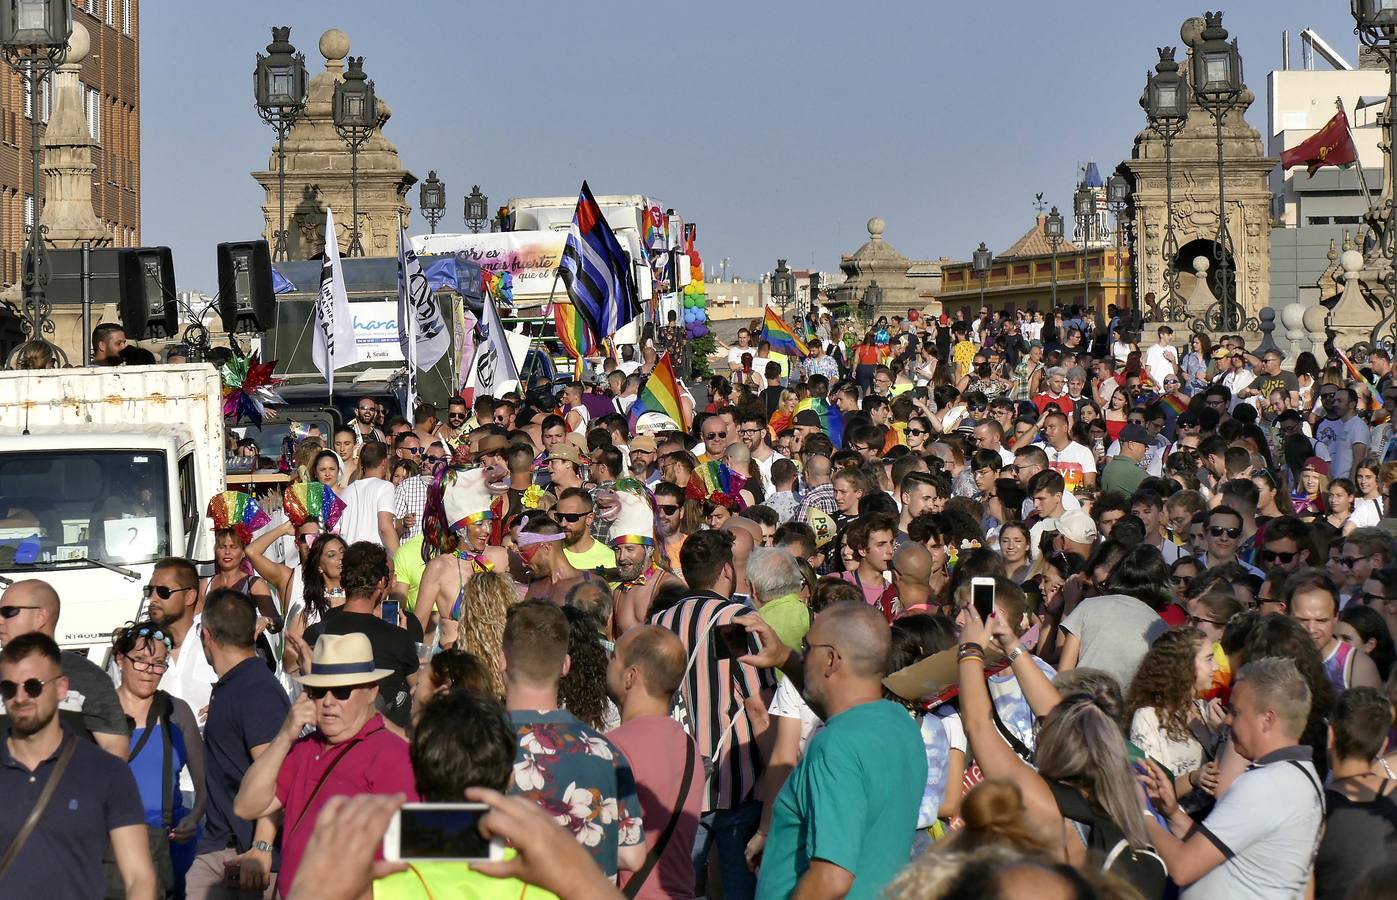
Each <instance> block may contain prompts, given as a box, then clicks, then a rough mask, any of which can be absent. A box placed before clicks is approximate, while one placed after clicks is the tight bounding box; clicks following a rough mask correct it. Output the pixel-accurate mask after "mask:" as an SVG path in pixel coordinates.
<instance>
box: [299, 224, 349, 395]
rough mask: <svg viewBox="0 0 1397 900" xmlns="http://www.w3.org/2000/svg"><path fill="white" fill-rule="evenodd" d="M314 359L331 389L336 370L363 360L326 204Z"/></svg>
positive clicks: (331, 389)
mask: <svg viewBox="0 0 1397 900" xmlns="http://www.w3.org/2000/svg"><path fill="white" fill-rule="evenodd" d="M310 352H311V359H312V360H314V362H315V367H316V368H317V369H319V370H320V374H321V375H324V376H325V382H326V383H327V384H328V385H329V386H330V393H334V391H335V370H336V369H343V368H344V367H345V366H352V365H354V364H355V363H357V362H358V361H359V348H358V347H357V346H356V345H355V343H354V315H353V313H351V312H350V310H349V294H348V293H347V292H346V291H345V289H344V266H343V265H342V264H341V263H340V243H339V237H338V235H337V234H336V232H335V214H334V212H333V211H332V210H331V209H330V208H329V207H328V206H327V207H326V208H325V263H324V265H322V266H321V267H320V296H319V297H317V298H316V301H315V335H314V338H313V339H312V343H311V351H310Z"/></svg>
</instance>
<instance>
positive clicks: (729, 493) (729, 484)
mask: <svg viewBox="0 0 1397 900" xmlns="http://www.w3.org/2000/svg"><path fill="white" fill-rule="evenodd" d="M694 475H696V476H697V477H698V478H700V479H701V480H702V481H703V484H704V487H706V488H708V499H709V500H710V501H712V502H714V503H717V504H718V505H719V506H726V507H727V508H728V509H731V510H733V511H734V512H741V511H742V510H744V509H746V508H747V504H746V502H745V501H744V500H743V499H742V489H743V488H745V487H746V486H747V476H745V475H739V474H738V473H737V472H734V471H733V470H732V469H730V468H728V464H727V463H720V462H718V461H717V460H715V459H710V460H709V461H708V462H706V463H704V464H703V465H701V466H699V468H698V470H697V471H696V472H694Z"/></svg>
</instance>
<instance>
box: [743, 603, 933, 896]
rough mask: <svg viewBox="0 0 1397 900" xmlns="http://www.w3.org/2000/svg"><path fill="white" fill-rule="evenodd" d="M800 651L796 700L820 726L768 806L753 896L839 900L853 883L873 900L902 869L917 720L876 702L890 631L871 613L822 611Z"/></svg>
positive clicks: (914, 785)
mask: <svg viewBox="0 0 1397 900" xmlns="http://www.w3.org/2000/svg"><path fill="white" fill-rule="evenodd" d="M805 647H806V653H805V658H804V682H805V686H804V690H803V695H804V697H805V701H806V703H808V704H809V705H810V709H811V711H812V712H814V713H815V714H816V715H817V716H819V717H820V718H821V719H823V720H824V723H825V727H824V728H823V729H821V730H820V732H819V733H817V734H816V735H815V736H814V737H812V738H811V739H810V743H809V745H808V746H807V748H806V751H805V755H804V756H803V757H802V758H801V760H800V763H799V764H798V765H797V766H796V767H795V770H794V771H793V772H791V775H790V777H789V778H788V779H787V780H786V784H785V786H784V787H783V788H782V789H781V793H780V794H778V795H777V797H776V800H775V802H774V804H773V812H772V818H771V828H770V831H769V832H768V836H767V840H766V847H765V851H764V853H763V855H762V864H761V869H760V870H759V871H760V875H759V880H758V882H757V894H756V896H757V897H758V898H763V900H765V898H776V897H789V896H791V895H792V894H798V895H801V896H820V897H842V896H845V895H847V894H848V893H849V892H850V890H851V888H852V887H853V886H854V884H855V883H858V884H859V885H860V886H861V893H867V894H869V895H870V896H871V895H873V894H875V893H877V892H878V891H879V890H880V889H881V888H882V886H883V885H885V884H887V883H888V882H889V881H891V880H892V877H893V876H894V875H895V874H896V873H897V871H898V870H899V869H901V868H902V867H903V866H904V865H905V864H906V863H907V857H908V855H909V853H910V852H911V847H912V835H913V832H914V831H915V830H916V826H917V805H918V802H919V800H920V796H919V795H920V792H921V791H922V789H923V788H924V787H925V786H926V774H927V765H926V750H925V748H924V746H923V744H922V739H921V734H920V732H919V731H918V728H917V723H916V722H915V720H913V719H912V718H911V717H910V716H908V715H907V712H906V711H905V710H904V709H903V708H902V707H901V706H899V705H898V704H896V703H893V702H891V701H889V700H884V699H883V676H884V675H886V674H887V662H888V649H889V631H888V626H887V623H886V622H885V621H884V620H883V617H882V615H881V614H879V612H878V611H877V610H876V609H873V608H871V607H868V606H864V605H863V604H860V603H851V602H844V603H836V604H834V605H833V606H830V607H828V608H826V609H825V610H824V611H823V612H821V613H820V614H819V615H818V616H816V618H815V621H814V623H813V624H812V625H811V626H810V631H809V633H808V634H807V635H806V637H805ZM870 735H877V739H876V740H869V736H870ZM816 822H818V823H819V826H818V827H816V826H815V823H816Z"/></svg>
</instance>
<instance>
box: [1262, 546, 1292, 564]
mask: <svg viewBox="0 0 1397 900" xmlns="http://www.w3.org/2000/svg"><path fill="white" fill-rule="evenodd" d="M1299 555H1300V551H1299V550H1288V551H1282V550H1266V549H1263V550H1262V551H1261V561H1262V562H1263V563H1280V564H1281V565H1283V566H1288V565H1290V564H1291V563H1293V562H1295V557H1297V556H1299Z"/></svg>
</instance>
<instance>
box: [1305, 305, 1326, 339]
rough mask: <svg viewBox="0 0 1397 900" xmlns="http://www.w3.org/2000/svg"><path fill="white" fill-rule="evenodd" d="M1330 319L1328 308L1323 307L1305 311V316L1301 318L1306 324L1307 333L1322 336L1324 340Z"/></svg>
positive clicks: (1313, 307) (1314, 307)
mask: <svg viewBox="0 0 1397 900" xmlns="http://www.w3.org/2000/svg"><path fill="white" fill-rule="evenodd" d="M1328 318H1329V310H1328V309H1327V308H1325V307H1323V306H1311V307H1310V308H1309V309H1307V310H1305V314H1304V315H1303V316H1302V317H1301V319H1300V321H1301V322H1303V323H1304V325H1305V330H1306V331H1308V332H1309V333H1310V334H1317V335H1320V336H1321V339H1322V336H1323V334H1324V326H1325V324H1326V322H1327V320H1328Z"/></svg>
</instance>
